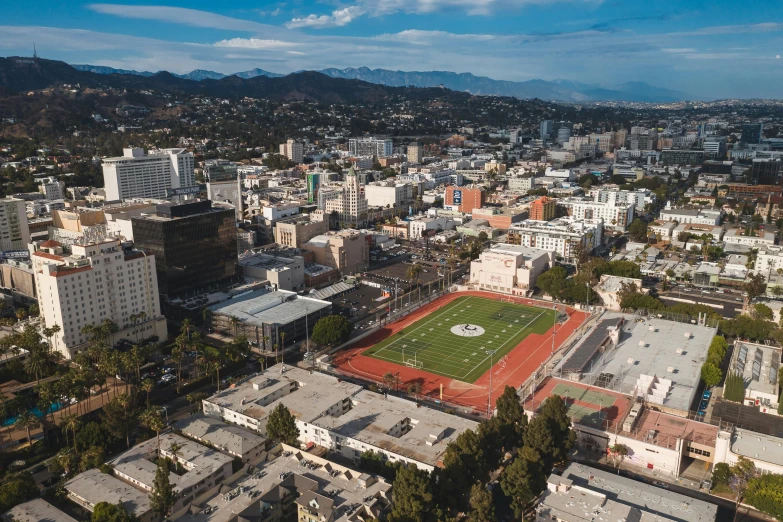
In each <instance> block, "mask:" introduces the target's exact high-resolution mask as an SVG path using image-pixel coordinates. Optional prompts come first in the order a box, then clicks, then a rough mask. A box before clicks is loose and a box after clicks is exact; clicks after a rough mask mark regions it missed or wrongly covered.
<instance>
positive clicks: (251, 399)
mask: <svg viewBox="0 0 783 522" xmlns="http://www.w3.org/2000/svg"><path fill="white" fill-rule="evenodd" d="M281 366H282V365H276V366H273V367H271V368H268V369H267V370H265V371H264V372H261V373H257V374H255V375H254V376H253V377H251V378H249V379H247V380H245V381H242V382H239V383H236V384H235V385H234V387H233V388H229V389H227V390H223V391H221V392H218V393H216V394H215V395H213V396H211V397H209V398H208V399H205V401H206V402H210V403H213V404H215V405H217V406H220V407H221V408H225V409H229V410H231V411H235V412H237V413H241V414H242V415H245V416H247V417H251V418H254V419H263V418H266V417H267V416H268V415H269V413H270V412H271V411H272V410H273V409H274V408H275V407H276V406H277V404H278V403H282V404H284V405H285V406H286V407H287V408H288V409H289V410H290V411H291V414H292V415H294V417H296V418H297V419H299V420H301V421H303V422H312V421H313V420H315V419H316V418H318V417H319V416H321V415H323V413H324V411H325V410H327V409H328V408H329V406H331V405H332V404H335V403H336V402H339V401H342V400H344V399H347V398H348V397H351V396H353V395H355V394H356V393H358V392H359V391H360V390H361V389H362V387H361V386H360V385H358V384H352V383H350V382H347V381H342V380H339V379H337V378H336V377H332V376H331V375H326V374H323V373H318V372H313V373H310V371H309V370H302V369H301V368H297V367H289V366H287V367H285V371H284V372H282V373H281V371H280V369H281ZM292 387H294V391H292V392H291V393H290V394H285V395H283V396H282V397H281V396H280V394H281V393H285V391H286V390H291V388H292Z"/></svg>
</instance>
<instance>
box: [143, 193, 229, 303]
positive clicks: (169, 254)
mask: <svg viewBox="0 0 783 522" xmlns="http://www.w3.org/2000/svg"><path fill="white" fill-rule="evenodd" d="M155 209H156V212H155V214H150V215H143V216H140V217H134V218H132V219H131V222H132V224H133V238H134V240H135V242H136V246H137V247H138V248H140V249H142V250H144V251H145V252H147V253H149V254H152V255H154V256H155V266H156V270H157V273H158V284H159V286H160V293H161V294H162V295H166V296H168V297H174V296H176V295H179V294H181V293H183V292H186V291H188V290H195V289H198V288H202V287H204V286H206V285H208V284H210V283H215V282H218V281H223V280H226V279H230V278H232V277H234V276H236V274H237V227H236V218H235V216H234V209H233V208H221V207H213V206H212V202H211V201H209V200H204V201H198V200H196V201H190V202H187V203H181V204H175V203H165V204H161V205H156V207H155Z"/></svg>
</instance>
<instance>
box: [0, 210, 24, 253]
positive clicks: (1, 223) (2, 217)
mask: <svg viewBox="0 0 783 522" xmlns="http://www.w3.org/2000/svg"><path fill="white" fill-rule="evenodd" d="M29 242H30V228H29V226H28V224H27V206H26V204H25V202H24V200H21V199H16V198H11V197H7V198H2V199H0V250H26V249H27V244H28V243H29Z"/></svg>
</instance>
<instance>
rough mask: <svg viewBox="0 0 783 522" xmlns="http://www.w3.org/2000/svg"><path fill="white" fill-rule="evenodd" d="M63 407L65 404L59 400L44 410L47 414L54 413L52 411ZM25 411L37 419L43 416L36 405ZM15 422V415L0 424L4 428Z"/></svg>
mask: <svg viewBox="0 0 783 522" xmlns="http://www.w3.org/2000/svg"><path fill="white" fill-rule="evenodd" d="M63 407H65V404H63V403H61V402H56V403H54V404H52V405H51V406H49V408H48V409H47V410H46V414H47V415H49V414H50V413H54V412H56V411H58V410H61V409H63ZM27 411H29V412H30V413H32V414H33V415H35V416H36V417H38V418H39V419H40V418H41V417H43V413H41V410H40V409H38V406H36V407H35V408H32V409H30V410H27ZM15 423H16V417H9V418H8V419H5V420H4V421H3V423H2V424H1V425H2V426H3V427H4V428H6V427H8V426H12V425H14V424H15Z"/></svg>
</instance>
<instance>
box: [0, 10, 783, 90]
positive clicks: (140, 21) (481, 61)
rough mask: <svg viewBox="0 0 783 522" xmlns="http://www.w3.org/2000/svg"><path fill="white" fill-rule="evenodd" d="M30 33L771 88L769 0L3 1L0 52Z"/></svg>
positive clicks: (779, 36) (154, 65)
mask: <svg viewBox="0 0 783 522" xmlns="http://www.w3.org/2000/svg"><path fill="white" fill-rule="evenodd" d="M33 43H35V45H36V47H37V49H38V53H39V55H40V56H42V57H44V58H51V59H59V60H64V61H66V62H69V63H89V64H93V65H107V66H111V67H117V68H125V69H136V70H149V71H157V70H161V69H165V70H169V71H172V72H178V73H182V72H188V71H191V70H193V69H209V70H214V71H219V72H223V73H232V72H238V71H244V70H248V69H252V68H254V67H260V68H262V69H266V70H269V71H273V72H279V73H287V72H292V71H296V70H301V69H321V68H325V67H339V68H343V67H359V66H368V67H371V68H386V69H395V70H397V69H399V70H406V71H427V70H445V71H455V72H471V73H473V74H477V75H483V76H489V77H491V78H496V79H504V80H518V81H521V80H529V79H534V78H540V79H545V80H553V79H567V80H572V81H578V82H583V83H595V84H600V85H603V86H612V85H614V84H617V83H621V82H625V81H646V82H648V83H651V84H653V85H658V86H662V87H667V88H672V89H679V90H682V91H685V92H687V93H692V94H695V95H698V96H701V97H711V98H728V97H742V98H750V97H769V98H783V88H781V86H782V85H783V59H781V55H783V2H781V1H780V0H777V1H772V0H755V1H753V2H736V1H732V2H729V1H727V0H711V1H706V0H690V1H687V0H656V1H654V2H644V1H642V0H630V1H629V0H294V1H280V2H278V1H269V2H258V1H257V2H248V1H242V0H235V1H228V2H214V1H213V2H207V1H203V0H189V1H187V2H185V1H178V0H177V1H174V0H171V1H167V2H166V3H165V4H157V5H153V4H151V3H149V2H139V3H135V2H130V1H126V2H124V3H121V4H113V3H79V2H78V1H74V0H38V1H36V2H21V1H8V2H6V3H5V5H4V6H3V16H2V17H0V55H5V56H11V55H29V54H31V50H32V46H33Z"/></svg>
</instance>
